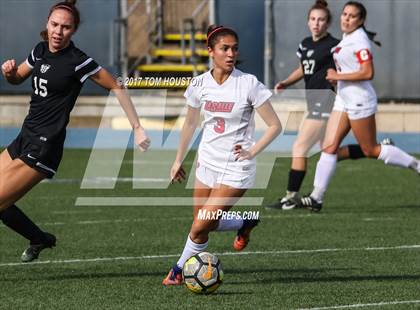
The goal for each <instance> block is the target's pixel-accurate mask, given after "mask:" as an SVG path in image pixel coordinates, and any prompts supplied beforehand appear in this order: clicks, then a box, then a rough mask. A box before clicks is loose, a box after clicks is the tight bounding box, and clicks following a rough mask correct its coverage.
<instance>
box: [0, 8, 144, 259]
mask: <svg viewBox="0 0 420 310" xmlns="http://www.w3.org/2000/svg"><path fill="white" fill-rule="evenodd" d="M75 2H76V1H65V2H60V3H57V4H55V5H53V6H52V7H51V9H50V12H49V15H48V19H47V25H46V30H44V31H42V32H41V36H42V38H43V41H42V42H40V43H38V44H37V45H36V46H35V48H34V49H33V50H32V51H31V53H30V54H29V56H28V58H27V59H26V61H25V62H22V63H21V64H20V65H19V66H17V65H16V61H15V60H14V59H11V60H7V61H6V62H4V63H3V65H2V73H3V75H4V77H5V78H6V79H7V81H8V82H10V83H11V84H20V83H22V82H24V81H25V80H26V79H27V78H29V77H31V80H32V88H33V92H32V95H31V102H30V109H29V113H28V115H27V116H26V118H25V120H24V123H23V125H22V130H21V132H20V133H19V135H18V136H17V138H16V139H15V140H14V141H13V142H12V143H11V144H10V145H9V146H8V147H7V149H6V150H4V151H3V152H2V153H1V154H0V185H1V186H0V211H2V212H1V215H0V217H1V219H2V221H3V223H4V224H6V225H7V226H8V227H10V228H11V229H13V230H14V231H16V232H17V233H19V234H21V235H22V236H24V237H26V238H27V239H29V240H30V246H29V248H27V249H26V250H25V252H24V253H23V254H22V261H24V262H29V261H32V260H34V259H36V258H38V255H39V253H40V252H41V251H42V250H43V249H45V248H47V247H52V246H54V245H55V242H56V238H55V236H54V235H52V234H49V233H45V232H43V231H42V230H41V229H39V227H37V226H36V225H35V224H34V223H33V222H32V221H31V220H30V219H29V218H28V217H27V216H26V215H25V214H24V213H23V212H22V211H21V210H20V209H19V208H17V207H16V205H15V202H16V201H18V200H19V199H20V198H21V197H23V196H24V195H25V194H26V193H27V192H28V191H29V190H30V189H31V188H32V187H33V186H35V185H36V184H38V183H39V182H40V181H42V180H43V179H45V178H52V177H53V176H54V174H55V172H56V170H57V168H58V166H59V164H60V161H61V157H62V154H63V145H64V140H65V136H66V126H67V124H68V121H69V117H70V112H71V110H72V109H73V106H74V104H75V102H76V99H77V97H78V95H79V92H80V90H81V88H82V87H83V84H84V82H85V81H86V79H88V78H90V79H91V80H93V81H94V82H95V83H97V84H98V85H100V86H102V87H104V88H106V89H109V90H113V92H114V93H115V95H116V97H117V98H118V100H119V102H120V104H121V106H122V107H123V109H124V111H125V112H126V114H127V117H128V119H129V121H130V123H131V125H132V127H133V129H134V134H135V143H136V144H137V145H139V146H140V147H141V148H143V149H147V147H148V146H149V143H150V141H149V139H148V138H147V136H146V133H145V131H144V130H143V128H142V127H141V126H140V123H139V119H138V116H137V113H136V110H135V109H134V106H133V104H132V102H131V99H130V97H129V96H128V94H127V93H126V91H125V90H123V89H121V87H120V86H119V85H117V83H116V81H115V80H114V78H113V77H112V76H111V75H110V74H109V73H108V72H107V71H106V70H105V69H103V68H101V66H99V65H98V64H97V63H96V62H95V61H94V60H93V59H92V58H90V57H88V56H86V54H85V53H83V52H82V51H81V50H79V49H78V48H76V47H75V46H74V44H73V42H72V41H71V37H72V36H73V34H74V33H75V32H76V30H77V28H78V26H79V23H80V14H79V11H78V9H77V8H76V6H75Z"/></svg>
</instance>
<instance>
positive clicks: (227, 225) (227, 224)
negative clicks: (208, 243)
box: [214, 218, 244, 231]
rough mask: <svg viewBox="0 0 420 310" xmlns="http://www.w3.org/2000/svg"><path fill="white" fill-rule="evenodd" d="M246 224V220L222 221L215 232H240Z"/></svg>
mask: <svg viewBox="0 0 420 310" xmlns="http://www.w3.org/2000/svg"><path fill="white" fill-rule="evenodd" d="M243 224H244V220H243V219H242V218H239V219H236V218H235V219H230V220H226V219H221V220H219V225H218V226H217V228H216V229H215V230H214V231H230V230H238V229H240V228H241V227H242V225H243Z"/></svg>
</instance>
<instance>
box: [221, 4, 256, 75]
mask: <svg viewBox="0 0 420 310" xmlns="http://www.w3.org/2000/svg"><path fill="white" fill-rule="evenodd" d="M216 22H217V23H218V24H221V25H224V26H229V27H232V28H233V29H235V30H236V32H237V33H238V35H239V54H240V56H239V60H241V61H242V63H241V64H239V65H238V66H237V67H238V69H240V70H242V71H244V72H247V73H252V74H254V75H256V76H257V77H258V79H259V80H260V81H261V82H263V81H264V0H218V1H216Z"/></svg>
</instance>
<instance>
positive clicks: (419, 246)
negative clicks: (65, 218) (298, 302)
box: [0, 244, 420, 267]
mask: <svg viewBox="0 0 420 310" xmlns="http://www.w3.org/2000/svg"><path fill="white" fill-rule="evenodd" d="M412 249H420V244H414V245H399V246H391V247H362V248H331V249H308V250H275V251H245V252H223V253H215V254H216V255H218V256H239V255H282V254H283V255H287V254H312V253H328V252H348V251H392V250H412ZM174 257H179V254H164V255H143V256H122V257H121V256H120V257H97V258H75V259H65V260H47V261H38V262H34V263H0V267H11V266H23V265H44V264H71V263H89V262H113V261H128V260H149V259H166V258H174Z"/></svg>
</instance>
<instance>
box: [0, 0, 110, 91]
mask: <svg viewBox="0 0 420 310" xmlns="http://www.w3.org/2000/svg"><path fill="white" fill-rule="evenodd" d="M57 2H59V1H50V0H19V1H16V0H0V27H1V29H0V62H1V63H3V62H4V61H5V60H7V59H10V58H14V59H16V62H18V63H21V62H22V61H24V60H25V59H26V58H27V57H28V55H29V53H30V52H31V50H32V48H33V47H34V46H35V45H36V44H37V43H38V42H39V41H41V37H40V36H39V33H40V31H41V30H43V29H45V25H46V21H47V17H48V13H49V10H50V7H51V6H52V5H54V4H55V3H57ZM77 7H78V8H79V10H80V15H81V24H80V26H79V30H78V31H77V33H76V34H75V35H74V37H73V41H74V42H75V44H76V46H78V47H79V48H80V49H81V50H83V51H84V52H85V53H86V54H88V55H89V56H91V57H93V58H94V59H95V60H96V61H97V62H98V63H99V64H100V65H101V66H102V67H104V68H106V69H108V70H109V71H111V72H115V71H116V70H115V68H113V67H111V66H110V59H109V58H110V57H109V50H110V27H111V26H110V25H111V22H112V20H113V19H115V18H117V16H118V1H105V0H79V1H77ZM30 91H31V85H30V81H29V79H28V80H27V81H26V82H24V83H23V84H22V85H19V86H16V85H10V84H8V83H7V81H5V79H4V78H3V76H2V75H1V74H0V92H2V93H10V94H22V92H27V93H29V92H30ZM83 93H84V94H89V93H102V90H101V88H100V87H98V86H96V85H95V84H93V83H92V82H90V81H88V82H87V83H86V85H85V87H84V88H83ZM103 94H106V93H105V92H103Z"/></svg>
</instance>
